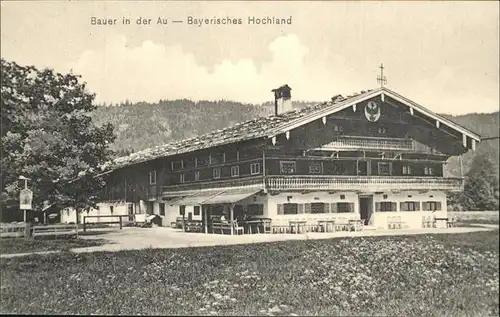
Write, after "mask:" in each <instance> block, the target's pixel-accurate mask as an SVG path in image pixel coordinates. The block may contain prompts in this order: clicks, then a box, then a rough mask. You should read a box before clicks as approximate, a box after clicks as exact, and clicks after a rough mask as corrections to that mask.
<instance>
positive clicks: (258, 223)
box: [243, 219, 262, 234]
mask: <svg viewBox="0 0 500 317" xmlns="http://www.w3.org/2000/svg"><path fill="white" fill-rule="evenodd" d="M243 224H245V225H246V226H248V233H249V234H252V233H253V232H252V225H254V224H256V227H257V233H260V229H259V225H260V224H262V220H260V219H258V220H246V221H244V222H243Z"/></svg>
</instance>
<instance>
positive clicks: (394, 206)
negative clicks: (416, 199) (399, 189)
mask: <svg viewBox="0 0 500 317" xmlns="http://www.w3.org/2000/svg"><path fill="white" fill-rule="evenodd" d="M397 210H398V204H397V203H391V211H397Z"/></svg>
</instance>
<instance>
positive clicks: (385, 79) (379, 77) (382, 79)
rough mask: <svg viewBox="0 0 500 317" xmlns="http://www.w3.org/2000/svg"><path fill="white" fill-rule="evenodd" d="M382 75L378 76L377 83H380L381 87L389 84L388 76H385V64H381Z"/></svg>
mask: <svg viewBox="0 0 500 317" xmlns="http://www.w3.org/2000/svg"><path fill="white" fill-rule="evenodd" d="M379 68H380V75H379V76H377V83H379V84H380V87H384V85H385V84H387V78H385V76H384V64H383V63H382V64H380V67H379Z"/></svg>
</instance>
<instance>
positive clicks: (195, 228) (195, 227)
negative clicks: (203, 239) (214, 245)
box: [181, 220, 203, 232]
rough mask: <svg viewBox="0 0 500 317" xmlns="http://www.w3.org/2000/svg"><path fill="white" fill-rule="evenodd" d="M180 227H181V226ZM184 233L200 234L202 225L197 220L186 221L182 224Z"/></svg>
mask: <svg viewBox="0 0 500 317" xmlns="http://www.w3.org/2000/svg"><path fill="white" fill-rule="evenodd" d="M181 226H182V225H181ZM184 226H185V228H186V231H188V232H201V231H203V223H202V222H201V221H198V220H186V221H185V222H184Z"/></svg>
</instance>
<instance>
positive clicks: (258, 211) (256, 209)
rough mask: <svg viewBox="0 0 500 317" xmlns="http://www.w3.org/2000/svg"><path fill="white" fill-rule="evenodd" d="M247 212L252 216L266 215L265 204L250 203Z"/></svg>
mask: <svg viewBox="0 0 500 317" xmlns="http://www.w3.org/2000/svg"><path fill="white" fill-rule="evenodd" d="M247 213H248V214H249V215H252V216H262V215H264V205H262V204H250V205H248V206H247Z"/></svg>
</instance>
